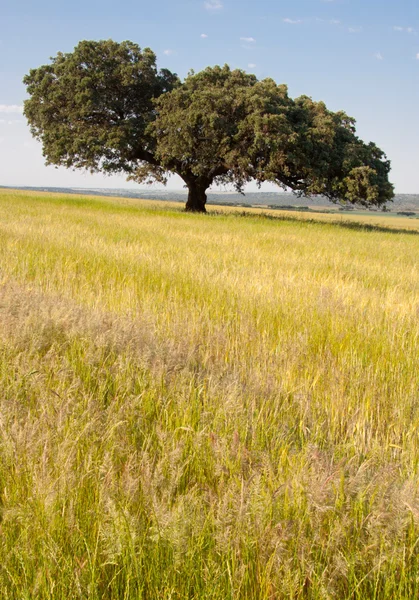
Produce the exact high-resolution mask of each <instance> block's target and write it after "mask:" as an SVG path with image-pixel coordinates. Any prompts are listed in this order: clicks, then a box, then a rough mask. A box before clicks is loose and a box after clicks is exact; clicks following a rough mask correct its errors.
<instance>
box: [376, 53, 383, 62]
mask: <svg viewBox="0 0 419 600" xmlns="http://www.w3.org/2000/svg"><path fill="white" fill-rule="evenodd" d="M374 58H376V59H377V60H384V56H383V55H382V54H381V52H375V54H374Z"/></svg>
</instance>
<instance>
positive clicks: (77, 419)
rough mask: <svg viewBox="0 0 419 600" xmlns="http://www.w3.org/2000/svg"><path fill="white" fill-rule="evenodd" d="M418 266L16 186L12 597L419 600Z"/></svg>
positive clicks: (373, 244)
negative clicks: (42, 192) (23, 189)
mask: <svg viewBox="0 0 419 600" xmlns="http://www.w3.org/2000/svg"><path fill="white" fill-rule="evenodd" d="M418 264H419V236H415V235H407V234H403V233H394V232H393V233H392V232H382V231H356V230H351V229H345V228H342V227H336V226H335V225H333V224H324V223H322V224H315V223H306V222H303V221H292V220H286V221H281V220H274V219H272V220H267V219H261V218H260V217H257V216H255V217H247V218H238V217H236V216H234V215H231V214H228V213H226V214H218V215H216V216H211V215H207V216H199V215H189V214H186V213H183V212H181V211H179V210H175V209H174V208H170V209H167V208H164V207H162V206H161V205H159V204H152V203H145V202H144V203H141V202H133V203H127V202H125V203H123V202H120V201H116V200H111V199H92V198H82V197H81V198H77V197H64V196H54V195H38V196H37V195H34V194H28V193H22V192H20V193H13V192H0V391H1V395H0V519H1V523H0V597H1V598H5V599H25V600H26V599H27V600H29V599H31V600H32V599H51V600H52V599H53V600H59V599H64V598H65V599H68V598H75V599H76V598H80V599H89V600H90V599H92V600H93V599H94V600H99V599H108V598H109V599H118V600H119V599H121V600H122V599H127V600H128V599H129V600H131V599H132V600H134V599H135V600H137V599H140V598H143V599H147V600H148V599H154V598H156V599H157V598H161V599H169V598H170V599H173V600H174V599H179V600H180V599H182V600H183V599H204V598H205V599H211V600H224V599H234V600H236V599H252V600H253V599H255V600H259V599H260V600H262V599H263V600H268V599H270V600H273V599H275V600H277V599H278V600H279V599H289V598H290V599H297V598H307V599H313V600H317V599H332V598H336V599H339V600H341V599H348V600H349V599H351V600H352V599H359V600H361V599H362V600H364V599H370V598H371V599H373V598H374V599H381V598H389V599H390V598H391V599H393V598H394V599H399V600H401V599H410V598H415V597H417V596H418V593H419V564H418V558H419V557H418V554H419V473H418V464H419V437H418V428H419V402H418V400H419V393H418V389H419V319H418V317H419V278H418Z"/></svg>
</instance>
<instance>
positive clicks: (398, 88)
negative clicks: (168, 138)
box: [0, 0, 419, 193]
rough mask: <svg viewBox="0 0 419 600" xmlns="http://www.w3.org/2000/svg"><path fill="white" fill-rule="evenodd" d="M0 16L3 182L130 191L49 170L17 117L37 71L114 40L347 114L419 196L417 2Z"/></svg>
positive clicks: (322, 1) (197, 5)
mask: <svg viewBox="0 0 419 600" xmlns="http://www.w3.org/2000/svg"><path fill="white" fill-rule="evenodd" d="M1 15H2V28H1V32H0V185H36V186H81V187H98V186H106V187H125V186H127V187H135V184H132V183H131V184H127V183H126V182H125V180H124V179H123V178H122V177H112V178H108V177H102V176H100V175H95V176H91V175H89V174H84V173H81V172H73V171H67V170H65V169H55V168H53V167H45V166H44V160H43V157H42V149H41V146H40V144H39V143H38V142H36V141H34V140H33V139H32V138H31V136H30V133H29V129H28V127H27V125H26V122H25V119H24V117H23V115H22V114H21V105H22V102H23V100H24V98H25V88H24V86H23V84H22V77H23V75H24V74H25V73H27V72H28V71H29V69H30V68H32V67H37V66H39V65H41V64H45V63H47V62H48V60H49V57H50V56H53V55H55V54H56V53H57V52H58V51H63V52H69V51H71V50H72V49H73V47H74V46H75V45H76V44H77V43H78V42H79V41H80V40H82V39H108V38H112V39H115V40H117V41H122V40H126V39H128V40H132V41H134V42H136V43H138V44H139V45H140V46H141V47H146V46H149V47H151V48H152V49H153V50H154V51H155V52H156V54H157V57H158V61H159V66H161V67H168V68H170V69H171V70H173V71H175V72H177V73H178V74H179V75H180V76H181V77H184V76H185V75H186V74H187V72H188V71H189V70H190V69H194V70H195V71H198V70H200V69H202V68H204V67H206V66H208V65H214V64H224V63H228V64H230V65H231V66H232V67H239V68H242V69H245V70H247V71H251V72H254V73H255V74H256V75H257V76H258V77H259V78H260V79H262V78H264V77H272V78H273V79H275V80H276V81H277V82H278V83H287V84H288V86H289V92H290V95H292V96H298V95H300V94H306V95H308V96H311V97H312V98H313V99H315V100H324V101H325V102H326V104H327V105H328V107H329V108H330V109H332V110H339V109H343V110H345V111H346V112H347V113H348V114H349V115H351V116H353V117H355V118H356V119H357V131H358V134H359V135H360V137H362V138H363V139H364V140H365V141H369V140H373V141H374V142H376V143H377V144H378V145H379V146H380V147H381V148H383V150H385V152H386V153H387V155H388V157H389V158H390V159H391V161H392V173H391V179H392V181H393V182H394V183H395V185H396V191H397V192H399V193H419V117H418V106H419V102H418V101H419V1H418V0H399V1H397V0H283V1H281V0H258V2H255V1H254V0H241V1H240V0H154V2H149V1H148V2H144V1H142V0H136V1H135V2H134V1H132V0H125V1H124V2H119V3H118V2H115V1H114V0H101V1H99V0H94V1H93V0H84V1H82V0H72V1H71V2H65V3H61V2H57V1H56V0H54V1H52V0H38V1H37V2H33V0H25V1H22V0H17V1H15V2H14V3H11V2H8V3H6V2H2V6H1ZM170 187H173V188H181V187H182V182H181V181H180V180H176V179H175V178H174V179H172V180H171V181H170ZM250 189H252V188H250Z"/></svg>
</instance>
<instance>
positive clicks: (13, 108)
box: [0, 104, 23, 113]
mask: <svg viewBox="0 0 419 600" xmlns="http://www.w3.org/2000/svg"><path fill="white" fill-rule="evenodd" d="M21 112H23V106H21V105H20V104H0V113H21Z"/></svg>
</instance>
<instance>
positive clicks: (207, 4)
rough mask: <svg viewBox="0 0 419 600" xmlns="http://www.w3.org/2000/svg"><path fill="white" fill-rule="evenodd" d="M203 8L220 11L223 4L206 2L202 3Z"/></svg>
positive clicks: (218, 1)
mask: <svg viewBox="0 0 419 600" xmlns="http://www.w3.org/2000/svg"><path fill="white" fill-rule="evenodd" d="M204 6H205V8H206V9H207V10H221V9H222V8H223V3H222V2H221V0H207V1H206V2H204Z"/></svg>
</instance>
